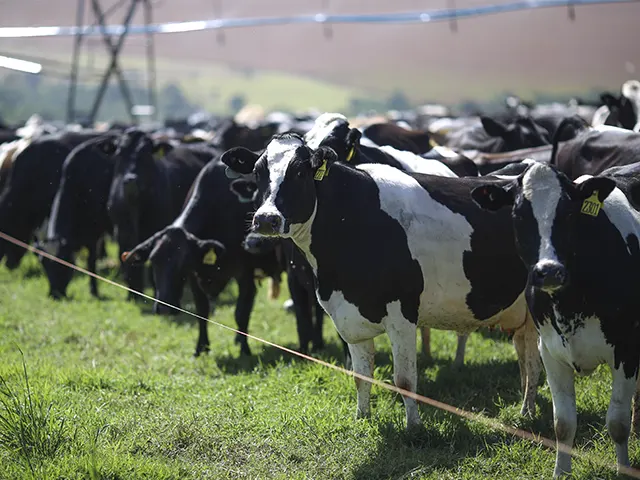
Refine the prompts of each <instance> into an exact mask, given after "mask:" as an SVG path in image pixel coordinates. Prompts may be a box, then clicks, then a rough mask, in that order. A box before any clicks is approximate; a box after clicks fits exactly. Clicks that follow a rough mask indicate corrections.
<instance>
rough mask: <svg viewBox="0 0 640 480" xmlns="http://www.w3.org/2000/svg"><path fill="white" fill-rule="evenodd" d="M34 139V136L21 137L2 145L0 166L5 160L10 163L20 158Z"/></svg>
mask: <svg viewBox="0 0 640 480" xmlns="http://www.w3.org/2000/svg"><path fill="white" fill-rule="evenodd" d="M32 141H33V138H32V137H28V138H20V139H18V140H14V141H13V142H7V143H3V144H1V145H0V168H1V167H2V165H4V162H7V163H10V162H13V161H15V160H17V159H18V155H20V154H21V153H22V152H23V150H24V149H25V148H27V147H28V146H29V145H30V144H31V142H32Z"/></svg>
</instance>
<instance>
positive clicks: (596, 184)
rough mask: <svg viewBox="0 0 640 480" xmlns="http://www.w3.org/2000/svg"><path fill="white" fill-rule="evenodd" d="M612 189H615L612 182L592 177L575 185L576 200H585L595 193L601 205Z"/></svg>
mask: <svg viewBox="0 0 640 480" xmlns="http://www.w3.org/2000/svg"><path fill="white" fill-rule="evenodd" d="M614 188H616V182H615V181H614V180H612V179H610V178H607V177H592V178H589V179H588V180H585V181H584V182H582V183H579V184H578V185H576V189H577V191H578V198H577V200H580V201H582V200H585V199H587V198H589V197H591V196H592V195H594V194H595V193H596V192H597V197H598V200H599V201H600V203H602V202H604V201H605V199H606V198H607V197H608V196H609V194H610V193H611V192H612V191H613V189H614Z"/></svg>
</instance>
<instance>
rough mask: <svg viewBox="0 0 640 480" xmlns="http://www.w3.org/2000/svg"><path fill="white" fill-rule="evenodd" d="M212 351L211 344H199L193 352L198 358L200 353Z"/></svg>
mask: <svg viewBox="0 0 640 480" xmlns="http://www.w3.org/2000/svg"><path fill="white" fill-rule="evenodd" d="M210 351H211V349H210V348H209V345H206V346H202V347H200V346H198V347H196V351H195V352H194V353H193V356H194V357H195V358H198V357H199V356H200V355H202V354H203V353H204V354H208V353H209V352H210Z"/></svg>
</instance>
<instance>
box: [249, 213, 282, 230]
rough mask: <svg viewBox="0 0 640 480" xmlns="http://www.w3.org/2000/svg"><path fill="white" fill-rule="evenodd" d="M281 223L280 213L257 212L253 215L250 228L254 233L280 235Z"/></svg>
mask: <svg viewBox="0 0 640 480" xmlns="http://www.w3.org/2000/svg"><path fill="white" fill-rule="evenodd" d="M283 225H284V220H283V218H282V215H279V214H277V213H257V214H256V215H255V216H254V217H253V225H252V226H251V229H252V231H253V232H254V233H259V234H261V235H267V236H268V235H282V233H283V231H282V227H283Z"/></svg>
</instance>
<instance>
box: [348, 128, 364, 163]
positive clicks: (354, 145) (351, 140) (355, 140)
mask: <svg viewBox="0 0 640 480" xmlns="http://www.w3.org/2000/svg"><path fill="white" fill-rule="evenodd" d="M360 138H362V132H361V131H360V130H358V129H357V128H352V129H351V130H349V133H347V139H346V143H347V158H346V161H347V162H350V161H351V159H352V158H353V156H354V155H355V153H356V150H357V149H358V147H359V146H360Z"/></svg>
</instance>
